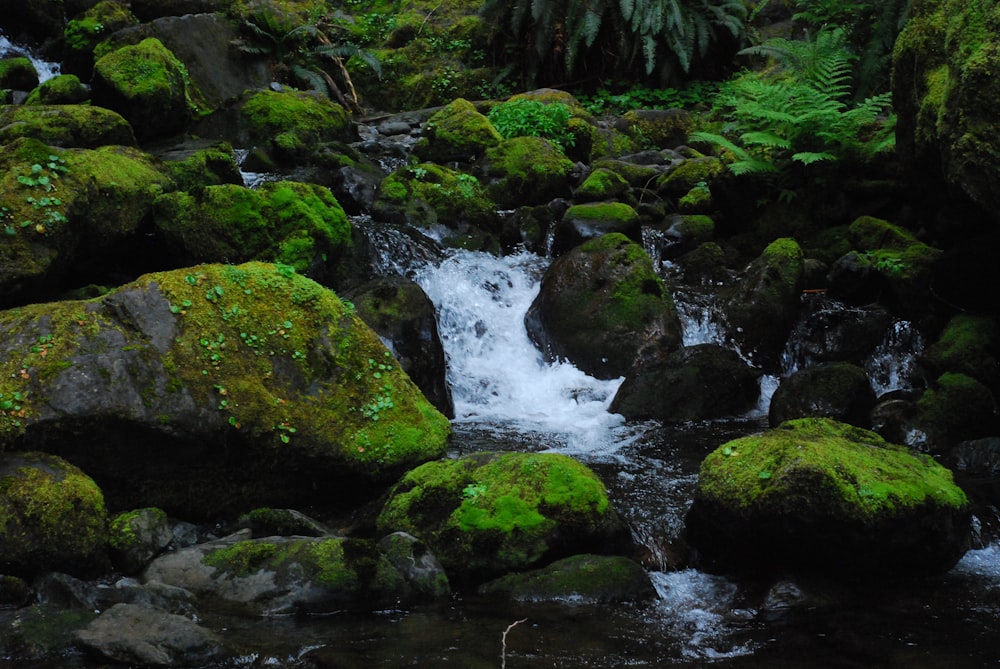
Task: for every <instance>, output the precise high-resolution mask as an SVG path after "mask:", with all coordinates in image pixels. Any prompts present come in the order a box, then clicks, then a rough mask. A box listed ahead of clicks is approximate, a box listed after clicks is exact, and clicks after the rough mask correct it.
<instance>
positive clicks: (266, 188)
mask: <svg viewBox="0 0 1000 669" xmlns="http://www.w3.org/2000/svg"><path fill="white" fill-rule="evenodd" d="M155 215H156V227H157V229H158V230H160V231H161V232H162V234H163V235H164V238H165V239H166V241H167V243H168V245H169V247H170V248H171V249H173V253H174V258H175V260H176V262H177V264H180V265H184V264H196V263H204V262H226V261H228V262H244V261H247V260H266V261H272V262H278V263H283V264H285V265H290V266H292V267H293V268H295V270H296V271H298V272H300V273H303V274H306V275H308V276H310V277H311V278H314V279H316V280H318V281H326V280H327V279H328V278H329V276H328V275H329V267H328V264H327V263H330V264H333V263H335V261H336V260H337V258H339V257H340V255H341V254H342V253H343V251H344V249H345V248H346V246H347V245H349V244H350V238H351V226H350V222H349V221H348V220H347V215H346V214H345V213H344V210H343V208H341V206H340V203H338V202H337V200H336V198H335V197H333V194H332V193H330V191H329V190H328V189H327V188H324V187H323V186H317V185H314V184H305V183H299V182H295V181H276V182H270V183H267V184H264V185H263V186H261V187H260V188H259V189H256V190H251V189H249V188H246V187H244V186H239V185H235V184H221V185H218V186H208V187H206V188H202V189H199V190H196V191H194V192H193V194H192V193H185V192H174V193H168V194H165V195H163V196H161V197H160V198H158V199H157V201H156V212H155Z"/></svg>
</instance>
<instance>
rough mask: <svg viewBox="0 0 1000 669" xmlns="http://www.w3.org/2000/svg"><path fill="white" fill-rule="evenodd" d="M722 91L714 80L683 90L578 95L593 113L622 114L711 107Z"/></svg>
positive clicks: (640, 87)
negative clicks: (707, 105)
mask: <svg viewBox="0 0 1000 669" xmlns="http://www.w3.org/2000/svg"><path fill="white" fill-rule="evenodd" d="M718 92H719V84H718V83H716V82H713V81H694V82H691V83H689V84H687V85H686V86H684V87H683V88H674V87H670V86H668V87H666V88H651V87H649V86H644V85H642V84H632V85H631V86H630V87H628V88H626V89H624V90H621V91H620V92H614V90H613V87H608V86H602V87H601V88H598V89H597V90H596V91H595V92H594V93H593V94H592V95H584V94H581V95H577V96H576V98H577V100H579V102H580V105H581V106H582V107H583V108H584V109H586V110H587V111H588V112H590V113H591V114H595V115H600V114H623V113H625V112H627V111H629V110H631V109H690V108H694V107H700V106H702V105H706V104H708V103H709V102H710V101H712V100H714V98H715V96H716V95H717V94H718Z"/></svg>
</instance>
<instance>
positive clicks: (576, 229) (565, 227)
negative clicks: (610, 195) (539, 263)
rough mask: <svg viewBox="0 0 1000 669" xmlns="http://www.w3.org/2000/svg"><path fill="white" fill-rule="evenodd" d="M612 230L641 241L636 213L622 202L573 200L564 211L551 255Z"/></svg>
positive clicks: (558, 253)
mask: <svg viewBox="0 0 1000 669" xmlns="http://www.w3.org/2000/svg"><path fill="white" fill-rule="evenodd" d="M613 232H617V233H620V234H623V235H625V236H627V237H629V238H630V239H633V240H635V241H641V239H642V233H641V231H640V230H639V213H638V212H637V211H636V210H635V209H634V208H633V207H631V206H630V205H628V204H625V203H624V202H588V203H586V204H574V205H572V206H571V207H568V208H567V209H566V211H565V212H563V215H562V220H561V221H559V225H558V226H557V227H556V230H555V235H554V237H553V240H552V249H551V250H552V253H553V255H561V254H562V253H564V252H566V251H568V250H569V249H571V248H573V247H575V246H579V245H580V244H582V243H584V242H586V241H589V240H591V239H595V238H597V237H601V236H603V235H607V234H611V233H613Z"/></svg>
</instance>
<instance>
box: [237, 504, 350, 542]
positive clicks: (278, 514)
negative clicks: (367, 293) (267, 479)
mask: <svg viewBox="0 0 1000 669" xmlns="http://www.w3.org/2000/svg"><path fill="white" fill-rule="evenodd" d="M236 523H237V525H238V526H239V527H240V528H244V527H245V528H248V529H249V530H250V533H251V534H252V535H253V536H255V537H273V536H280V537H291V536H299V537H322V536H327V535H329V534H331V532H330V530H329V529H327V528H326V527H324V526H323V525H322V524H321V523H320V522H318V521H316V520H314V519H313V518H310V517H309V516H307V515H306V514H304V513H302V512H301V511H296V510H295V509H273V508H271V507H268V506H265V507H261V508H259V509H251V510H250V511H248V512H247V513H244V514H242V515H241V516H240V517H239V518H238V519H237V520H236Z"/></svg>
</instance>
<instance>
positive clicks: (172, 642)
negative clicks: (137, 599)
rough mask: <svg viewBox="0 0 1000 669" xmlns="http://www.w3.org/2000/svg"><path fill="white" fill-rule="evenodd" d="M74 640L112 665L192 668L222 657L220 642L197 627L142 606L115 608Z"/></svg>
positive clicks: (79, 632)
mask: <svg viewBox="0 0 1000 669" xmlns="http://www.w3.org/2000/svg"><path fill="white" fill-rule="evenodd" d="M74 640H75V642H76V645H77V646H79V647H80V648H82V649H84V650H86V651H88V652H89V653H93V654H96V655H98V656H100V657H103V658H104V659H106V660H109V661H111V662H118V663H122V664H131V665H139V666H143V667H190V666H196V665H202V664H205V663H206V662H210V661H213V660H219V659H221V657H222V655H223V650H222V642H221V640H220V639H219V638H218V637H217V636H216V635H215V634H213V633H212V632H209V631H208V630H206V629H205V628H203V627H202V626H200V625H199V624H198V623H196V622H194V621H193V620H191V619H190V618H186V617H184V616H179V615H175V614H172V613H166V612H164V611H160V610H159V609H155V608H153V607H151V606H145V605H142V604H115V605H114V606H112V607H111V608H110V609H108V610H107V611H105V612H104V613H102V614H101V615H100V616H98V617H97V619H95V620H94V621H93V622H91V623H90V624H89V625H87V626H86V627H84V628H83V629H81V630H79V631H78V632H77V633H76V634H75V637H74Z"/></svg>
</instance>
